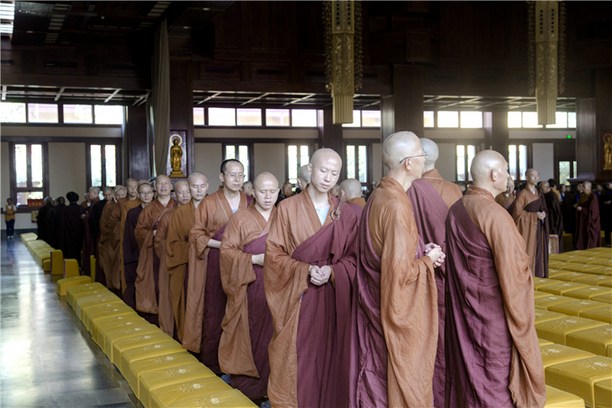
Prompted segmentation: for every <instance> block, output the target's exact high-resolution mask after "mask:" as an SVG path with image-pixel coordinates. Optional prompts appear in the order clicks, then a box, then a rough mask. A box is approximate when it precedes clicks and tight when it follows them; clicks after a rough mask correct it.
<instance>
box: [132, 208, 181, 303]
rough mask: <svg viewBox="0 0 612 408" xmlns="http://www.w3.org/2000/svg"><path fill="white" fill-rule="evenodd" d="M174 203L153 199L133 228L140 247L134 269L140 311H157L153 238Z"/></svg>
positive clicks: (156, 259) (156, 265) (156, 261)
mask: <svg viewBox="0 0 612 408" xmlns="http://www.w3.org/2000/svg"><path fill="white" fill-rule="evenodd" d="M175 205H176V202H175V201H174V200H170V201H168V204H167V205H166V206H164V205H163V204H162V203H160V202H159V200H153V202H151V204H149V205H147V206H146V207H145V208H144V209H143V210H142V213H141V214H140V217H138V224H136V228H135V229H134V237H135V238H136V242H138V248H139V249H140V254H139V256H138V269H136V310H138V311H140V312H144V313H150V314H157V312H158V308H157V296H158V290H159V287H158V278H159V275H158V273H159V269H158V268H159V259H158V258H157V255H156V254H155V250H154V249H153V239H154V237H155V234H156V232H157V228H158V226H159V222H160V220H161V218H162V216H163V215H164V213H165V212H167V211H170V210H171V209H172V208H173V207H174V206H175Z"/></svg>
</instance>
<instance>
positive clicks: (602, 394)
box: [595, 378, 612, 408]
mask: <svg viewBox="0 0 612 408" xmlns="http://www.w3.org/2000/svg"><path fill="white" fill-rule="evenodd" d="M595 406H596V407H597V408H612V379H611V378H608V379H607V380H602V381H597V382H596V383H595Z"/></svg>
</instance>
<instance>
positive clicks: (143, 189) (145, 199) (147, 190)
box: [138, 184, 153, 204]
mask: <svg viewBox="0 0 612 408" xmlns="http://www.w3.org/2000/svg"><path fill="white" fill-rule="evenodd" d="M138 197H139V198H140V201H141V202H142V203H143V204H149V203H150V202H151V201H153V187H151V186H150V185H148V184H143V185H141V186H140V189H139V193H138Z"/></svg>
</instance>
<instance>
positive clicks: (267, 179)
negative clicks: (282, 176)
mask: <svg viewBox="0 0 612 408" xmlns="http://www.w3.org/2000/svg"><path fill="white" fill-rule="evenodd" d="M279 192H280V189H279V187H278V179H277V178H276V177H275V176H274V174H272V173H269V172H267V171H264V172H263V173H259V174H258V175H257V176H256V177H255V180H253V197H255V207H256V208H257V210H258V211H259V212H261V213H264V212H269V211H271V210H272V208H273V207H274V204H276V200H277V199H278V193H279Z"/></svg>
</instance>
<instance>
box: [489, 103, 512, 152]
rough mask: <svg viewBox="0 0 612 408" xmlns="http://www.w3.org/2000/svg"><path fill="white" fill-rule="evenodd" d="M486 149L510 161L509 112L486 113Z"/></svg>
mask: <svg viewBox="0 0 612 408" xmlns="http://www.w3.org/2000/svg"><path fill="white" fill-rule="evenodd" d="M483 116H484V117H483V123H484V132H485V148H487V149H492V150H495V151H496V152H498V153H500V154H501V155H502V156H504V157H505V158H506V160H508V143H509V140H510V131H509V129H508V112H506V111H494V112H484V115H483Z"/></svg>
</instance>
